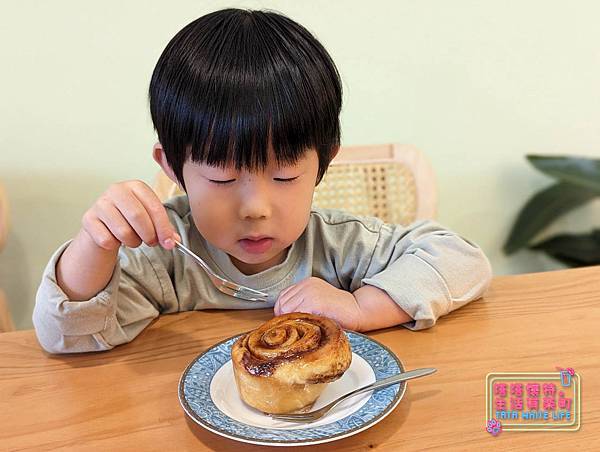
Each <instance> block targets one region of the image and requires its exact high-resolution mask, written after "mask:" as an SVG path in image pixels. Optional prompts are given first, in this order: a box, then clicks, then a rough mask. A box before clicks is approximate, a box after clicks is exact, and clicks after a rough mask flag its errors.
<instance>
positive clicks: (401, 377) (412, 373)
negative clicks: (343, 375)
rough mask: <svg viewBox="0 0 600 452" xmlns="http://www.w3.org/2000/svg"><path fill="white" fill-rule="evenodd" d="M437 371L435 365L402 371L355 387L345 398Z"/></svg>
mask: <svg viewBox="0 0 600 452" xmlns="http://www.w3.org/2000/svg"><path fill="white" fill-rule="evenodd" d="M436 371H437V369H435V368H434V367H423V368H421V369H415V370H409V371H408V372H402V373H401V374H396V375H392V376H391V377H387V378H383V379H381V380H377V381H376V382H374V383H371V384H370V385H367V386H363V387H362V388H358V389H355V390H354V391H352V392H349V393H348V394H346V395H344V399H346V398H347V397H350V396H353V395H356V394H361V393H363V392H367V391H372V390H374V389H378V388H384V387H386V386H390V385H393V384H394V383H400V382H401V381H406V380H412V379H413V378H418V377H424V376H425V375H430V374H432V373H434V372H436Z"/></svg>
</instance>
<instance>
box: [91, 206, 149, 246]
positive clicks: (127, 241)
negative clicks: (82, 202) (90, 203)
mask: <svg viewBox="0 0 600 452" xmlns="http://www.w3.org/2000/svg"><path fill="white" fill-rule="evenodd" d="M96 206H97V209H96V214H97V216H98V218H99V219H100V221H102V223H104V225H105V226H106V227H107V228H108V230H109V231H110V232H111V234H112V235H114V236H115V237H116V239H117V240H118V241H119V242H121V243H122V244H123V245H126V246H128V247H130V248H136V247H138V246H140V245H141V243H142V239H141V237H140V236H139V235H138V234H137V233H136V232H135V231H134V229H133V228H132V227H131V225H130V224H129V222H128V221H127V220H126V219H125V217H124V216H123V214H122V213H121V211H120V210H119V209H117V208H116V207H115V205H114V204H112V203H111V202H107V201H102V200H99V201H98V202H97V203H96Z"/></svg>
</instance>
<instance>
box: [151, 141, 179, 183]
mask: <svg viewBox="0 0 600 452" xmlns="http://www.w3.org/2000/svg"><path fill="white" fill-rule="evenodd" d="M152 158H153V159H154V161H155V162H156V163H158V165H159V166H160V167H161V168H162V170H163V171H164V172H165V174H166V175H167V177H168V178H169V179H171V180H172V181H173V182H175V183H176V184H177V185H178V186H180V184H179V181H178V180H177V177H176V176H175V173H174V172H173V169H172V168H171V165H169V162H168V161H167V156H166V155H165V151H164V149H163V147H162V144H160V143H156V144H155V145H154V147H153V148H152Z"/></svg>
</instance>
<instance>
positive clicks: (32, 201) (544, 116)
mask: <svg viewBox="0 0 600 452" xmlns="http://www.w3.org/2000/svg"><path fill="white" fill-rule="evenodd" d="M229 6H234V7H235V6H237V7H249V8H263V7H267V8H272V9H276V10H279V11H281V12H284V13H286V14H288V15H289V16H291V17H292V18H293V19H295V20H297V21H299V22H300V23H302V24H303V25H305V26H306V27H307V28H308V29H310V30H311V31H313V32H314V33H315V34H316V35H317V37H318V38H319V39H320V40H321V41H322V42H323V44H324V45H325V47H326V48H327V49H328V50H329V51H330V53H331V54H332V56H333V58H334V60H335V61H336V63H337V65H338V68H339V70H340V72H341V74H342V78H343V82H344V89H345V94H344V101H345V103H344V107H343V113H342V123H343V144H347V145H349V144H366V143H382V142H391V141H396V142H404V143H412V144H415V145H417V146H418V147H420V148H421V149H422V150H423V151H425V152H426V154H427V155H428V156H429V157H430V159H431V162H432V164H433V166H434V169H435V171H436V173H437V175H438V182H439V189H440V207H439V216H438V219H439V221H440V222H442V223H443V224H445V225H446V226H448V227H449V228H451V229H454V230H457V231H458V232H460V233H462V234H463V235H465V236H467V237H469V238H471V239H472V240H474V241H476V242H477V243H479V244H480V245H481V246H482V247H483V248H484V250H485V251H486V252H487V254H488V256H489V257H490V259H491V261H492V264H493V266H494V269H495V272H496V273H497V274H505V273H518V272H530V271H541V270H547V269H551V268H558V267H559V265H557V264H555V263H552V262H550V261H549V260H548V259H544V258H542V257H540V256H539V255H536V254H533V253H529V252H522V253H519V254H517V255H516V256H511V257H510V258H509V257H506V256H504V255H503V253H502V252H501V245H502V243H503V241H504V240H505V238H506V235H507V233H508V230H509V228H510V226H511V225H512V222H513V220H514V217H515V215H516V212H517V211H518V209H519V208H520V207H521V205H522V204H523V202H524V201H525V200H526V199H527V198H528V197H529V196H530V195H531V194H532V193H533V192H534V191H536V190H538V189H539V188H540V187H542V186H545V185H547V184H548V183H549V182H550V181H549V179H547V178H545V177H544V176H542V175H540V174H538V173H537V172H536V171H535V170H533V169H532V168H530V167H529V166H528V165H527V163H526V162H525V159H524V155H525V154H527V153H570V154H586V155H593V154H594V153H597V152H598V150H599V149H600V128H599V119H600V99H599V97H600V95H599V90H598V84H599V81H600V50H599V49H600V44H599V43H600V28H599V27H598V25H597V18H598V17H600V3H598V2H594V1H575V2H564V1H563V2H556V1H555V2H550V1H532V0H523V1H485V2H481V1H466V0H453V1H441V0H440V1H409V0H403V1H378V2H365V1H358V0H353V1H337V2H333V1H331V0H329V1H327V0H318V1H303V2H298V1H262V2H261V1H238V2H226V1H205V2H199V1H179V2H177V1H173V2H165V1H156V0H153V1H144V2H122V1H115V0H112V1H103V2H99V1H98V2H93V3H92V2H78V1H74V0H71V1H67V0H54V1H52V2H43V1H41V0H40V1H31V0H29V1H19V2H7V1H5V2H3V5H2V19H1V22H0V23H1V25H0V57H1V60H0V64H1V66H2V67H1V71H0V99H1V101H0V146H1V150H0V181H2V182H3V184H4V185H5V186H6V188H7V190H8V192H9V199H10V202H11V204H12V210H11V215H12V232H11V236H10V239H9V244H8V246H7V248H6V249H5V250H4V252H3V253H2V255H0V287H3V288H4V290H5V291H6V292H7V294H8V296H9V299H10V304H11V309H12V312H13V316H14V317H15V320H16V323H17V325H18V326H19V327H20V328H29V327H31V322H30V316H31V310H32V306H33V301H34V296H35V290H36V288H37V284H38V282H39V278H40V274H41V272H42V269H43V267H44V265H45V263H46V262H47V260H48V258H49V256H50V254H51V253H52V252H53V250H54V249H55V248H56V247H57V246H58V245H59V244H60V243H62V242H63V241H64V240H66V239H67V238H69V237H71V236H72V235H73V234H74V233H75V232H76V230H77V229H78V227H79V222H80V218H81V215H82V213H83V212H84V211H85V209H86V208H87V207H88V206H89V205H90V204H91V203H92V202H93V200H94V199H95V198H96V197H97V196H98V195H99V194H100V193H101V192H102V191H103V189H104V188H105V187H106V186H107V185H108V184H109V183H110V182H111V181H116V180H122V179H130V178H140V179H144V180H146V181H151V179H152V176H153V175H154V173H155V172H156V169H157V168H156V167H155V165H154V162H153V161H152V159H151V156H150V152H151V146H152V144H153V142H154V140H155V136H154V133H153V130H152V126H151V122H150V119H149V118H150V116H149V113H148V105H147V97H146V93H147V88H148V82H149V79H150V75H151V73H152V69H153V67H154V64H155V63H156V61H157V59H158V56H159V55H160V53H161V52H162V50H163V48H164V47H165V45H166V44H167V42H168V41H169V39H170V38H171V37H172V36H173V35H174V34H175V33H176V32H177V31H178V30H180V29H181V28H182V27H183V26H184V25H186V24H187V23H189V22H190V21H192V20H193V19H195V18H197V17H199V16H200V15H202V14H205V13H207V12H210V11H214V10H216V9H220V8H223V7H229ZM597 207H598V206H592V208H590V207H588V208H582V209H579V210H578V211H577V212H576V213H575V214H574V215H571V216H570V217H569V218H567V219H566V220H564V221H562V222H561V223H560V224H559V225H558V226H556V227H555V229H556V230H559V229H561V228H566V227H574V228H575V229H582V230H585V229H587V228H588V226H591V224H592V223H593V221H597V219H598V215H597V213H596V212H597V210H598V209H597Z"/></svg>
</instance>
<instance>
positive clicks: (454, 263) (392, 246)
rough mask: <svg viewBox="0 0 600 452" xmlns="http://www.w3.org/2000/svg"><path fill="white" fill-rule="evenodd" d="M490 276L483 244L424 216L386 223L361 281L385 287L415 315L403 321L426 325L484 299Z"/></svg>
mask: <svg viewBox="0 0 600 452" xmlns="http://www.w3.org/2000/svg"><path fill="white" fill-rule="evenodd" d="M491 277H492V270H491V266H490V263H489V261H488V259H487V258H486V256H485V254H484V253H483V251H482V250H481V248H479V247H478V246H477V245H475V244H474V243H472V242H470V241H468V240H466V239H464V238H462V237H460V236H459V235H457V234H456V233H453V232H450V231H448V230H446V229H444V228H443V227H442V226H440V225H439V224H437V223H435V222H433V221H419V222H416V223H413V224H412V225H411V226H409V227H402V226H397V225H388V224H384V225H382V227H381V229H380V232H379V238H378V240H377V243H376V245H375V249H374V250H373V254H372V257H371V261H370V263H369V266H368V268H367V270H366V273H365V275H364V277H363V278H362V284H369V285H372V286H375V287H377V288H379V289H381V290H383V291H385V292H386V293H387V294H388V295H389V296H390V297H391V298H392V299H393V300H394V301H395V302H396V303H397V304H398V306H400V308H402V310H404V311H405V312H406V313H407V314H408V315H410V316H411V318H412V319H413V321H411V322H407V323H404V324H403V326H405V327H406V328H409V329H411V330H421V329H424V328H430V327H431V326H433V325H435V323H436V321H437V319H438V318H439V317H441V316H443V315H446V314H448V313H449V312H451V311H453V310H455V309H458V308H460V307H461V306H464V305H465V304H467V303H468V302H470V301H472V300H475V299H477V298H480V297H481V296H482V295H483V293H484V292H485V290H486V289H487V288H488V286H489V284H490V281H491Z"/></svg>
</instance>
